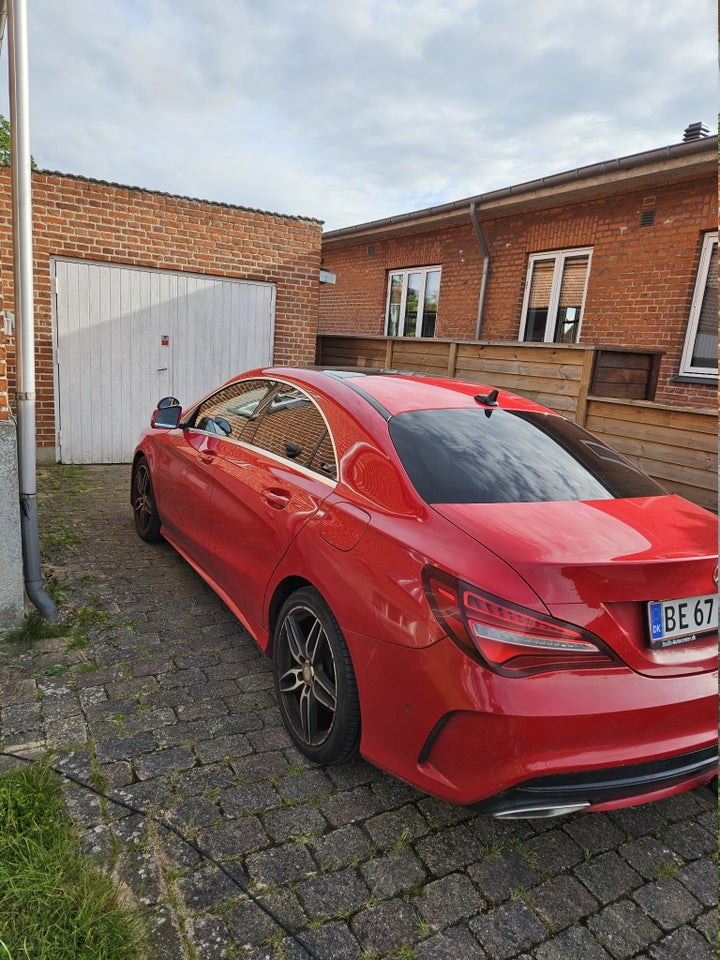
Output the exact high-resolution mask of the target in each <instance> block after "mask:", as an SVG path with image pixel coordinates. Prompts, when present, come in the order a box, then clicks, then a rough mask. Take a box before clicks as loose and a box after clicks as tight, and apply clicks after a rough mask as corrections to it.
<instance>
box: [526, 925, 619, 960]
mask: <svg viewBox="0 0 720 960" xmlns="http://www.w3.org/2000/svg"><path fill="white" fill-rule="evenodd" d="M533 956H534V957H535V960H611V958H610V954H609V953H608V952H607V951H606V950H604V949H603V948H602V947H601V946H600V944H599V943H598V942H597V940H596V939H595V937H594V936H593V935H592V933H590V931H589V930H588V929H587V928H585V927H581V926H573V927H568V929H567V930H563V932H562V933H560V934H558V935H557V936H556V937H553V938H552V940H547V941H546V942H545V943H543V944H541V945H540V946H539V947H537V949H536V950H535V953H534V954H533Z"/></svg>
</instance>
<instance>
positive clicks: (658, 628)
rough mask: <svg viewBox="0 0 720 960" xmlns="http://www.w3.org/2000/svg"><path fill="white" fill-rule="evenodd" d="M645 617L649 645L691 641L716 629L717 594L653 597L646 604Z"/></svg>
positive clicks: (656, 645)
mask: <svg viewBox="0 0 720 960" xmlns="http://www.w3.org/2000/svg"><path fill="white" fill-rule="evenodd" d="M648 618H649V620H650V646H651V647H674V646H675V644H678V643H691V642H692V641H693V640H696V639H697V638H698V637H700V636H702V634H704V633H710V631H712V630H717V625H718V598H717V594H714V593H711V594H707V595H706V596H704V597H687V598H686V599H684V600H654V601H653V602H652V603H649V604H648Z"/></svg>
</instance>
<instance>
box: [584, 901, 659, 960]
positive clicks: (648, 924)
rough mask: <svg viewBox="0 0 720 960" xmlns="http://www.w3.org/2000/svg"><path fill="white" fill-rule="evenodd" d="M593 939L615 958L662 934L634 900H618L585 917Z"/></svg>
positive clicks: (619, 957)
mask: <svg viewBox="0 0 720 960" xmlns="http://www.w3.org/2000/svg"><path fill="white" fill-rule="evenodd" d="M587 923H588V927H589V928H590V930H591V931H592V932H593V933H594V934H595V937H596V939H597V940H598V941H599V942H600V943H601V944H602V946H604V947H605V949H606V950H607V951H608V953H610V954H611V955H612V956H613V957H615V958H616V960H626V958H627V957H632V956H633V955H634V954H636V953H637V952H638V951H639V950H642V949H644V948H647V947H648V946H649V945H650V944H652V943H654V942H655V941H656V940H658V939H659V938H660V936H661V932H660V929H659V928H658V927H656V926H655V924H654V923H653V922H652V920H650V919H649V917H646V916H645V914H644V913H643V911H642V910H641V909H640V908H639V907H638V906H636V904H634V903H629V902H627V901H620V902H619V903H614V904H611V905H610V906H609V907H605V908H604V909H603V910H601V911H600V913H597V914H595V915H594V916H592V917H590V918H589V919H588V922H587Z"/></svg>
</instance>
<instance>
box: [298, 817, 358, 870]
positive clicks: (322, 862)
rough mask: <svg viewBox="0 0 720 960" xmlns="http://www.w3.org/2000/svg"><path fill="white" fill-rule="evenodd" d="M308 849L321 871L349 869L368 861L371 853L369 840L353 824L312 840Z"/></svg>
mask: <svg viewBox="0 0 720 960" xmlns="http://www.w3.org/2000/svg"><path fill="white" fill-rule="evenodd" d="M309 849H310V851H311V853H312V855H313V857H314V858H315V860H316V862H317V864H318V866H319V867H320V869H321V870H339V869H340V868H341V867H350V866H353V865H355V864H358V863H360V862H361V861H362V860H367V859H369V857H371V856H372V853H373V848H372V844H371V842H370V840H369V839H368V837H367V836H366V834H365V833H364V832H363V830H362V829H361V828H360V827H358V826H356V825H355V824H351V825H350V826H347V827H338V829H337V830H332V831H330V833H326V834H325V835H324V836H322V837H319V838H318V839H316V840H312V841H311V842H310V844H309Z"/></svg>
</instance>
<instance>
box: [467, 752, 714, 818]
mask: <svg viewBox="0 0 720 960" xmlns="http://www.w3.org/2000/svg"><path fill="white" fill-rule="evenodd" d="M717 769H718V752H717V748H716V747H714V746H712V747H705V748H703V749H702V750H694V751H692V752H691V753H684V754H680V755H679V756H673V757H666V758H664V759H663V760H654V761H651V762H649V763H636V764H631V765H629V766H623V767H608V768H604V769H601V770H589V771H580V772H578V773H561V774H555V775H551V776H547V777H535V778H534V779H532V780H526V781H525V782H524V783H519V784H517V785H516V786H514V787H511V788H510V789H509V790H503V791H502V792H501V793H498V794H496V795H495V796H493V797H490V798H489V799H487V800H483V801H480V803H476V804H473V809H474V810H477V811H478V812H479V813H491V814H494V815H495V816H497V817H502V818H505V819H515V818H526V817H547V816H554V815H556V814H558V813H564V812H568V811H570V810H575V809H594V810H598V809H610V808H611V807H613V806H620V805H622V806H627V805H629V804H631V803H632V801H633V800H635V801H636V802H638V803H640V802H645V801H646V800H652V799H659V798H660V797H661V796H670V795H671V794H673V793H678V792H680V791H681V790H686V789H688V788H690V787H693V786H699V785H700V784H702V783H706V782H708V781H709V780H711V779H712V777H713V776H714V775H715V774H716V773H717Z"/></svg>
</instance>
